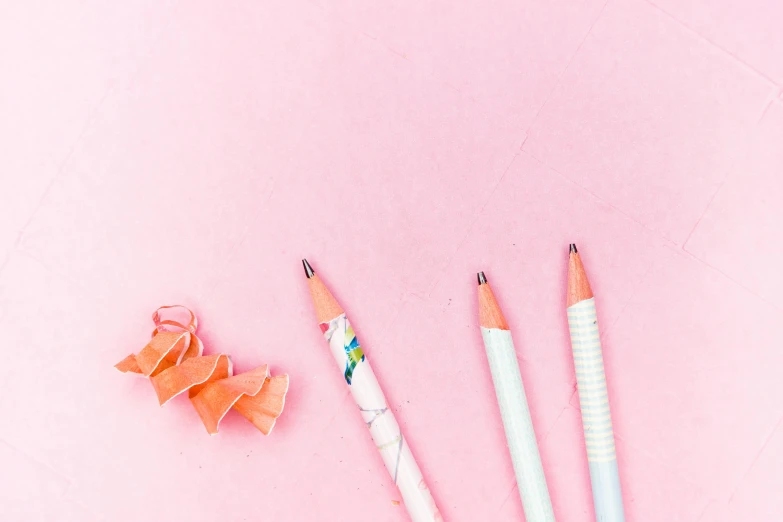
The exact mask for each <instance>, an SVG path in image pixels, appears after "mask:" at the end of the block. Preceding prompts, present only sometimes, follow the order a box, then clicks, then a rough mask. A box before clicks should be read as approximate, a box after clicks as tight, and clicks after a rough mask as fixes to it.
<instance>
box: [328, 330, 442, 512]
mask: <svg viewBox="0 0 783 522" xmlns="http://www.w3.org/2000/svg"><path fill="white" fill-rule="evenodd" d="M321 327H322V329H323V330H324V337H325V338H326V340H327V341H328V342H329V347H330V349H331V351H332V355H333V356H334V358H335V361H337V364H338V366H339V368H340V370H341V371H342V372H343V378H344V379H345V381H346V383H347V384H348V387H349V389H350V391H351V395H352V396H353V399H354V401H355V402H356V405H357V406H358V409H359V412H360V413H361V416H362V419H363V420H364V422H365V424H366V425H367V428H368V431H369V432H370V436H371V437H372V440H373V442H375V446H376V447H377V448H378V451H379V452H380V454H381V457H382V458H383V462H384V465H385V466H386V469H387V470H388V471H389V475H391V477H392V480H393V481H394V483H395V485H396V486H397V488H398V489H399V491H400V495H401V496H402V502H403V504H405V508H406V510H407V511H408V514H409V515H410V518H411V520H412V521H413V522H441V521H442V520H443V519H442V518H441V515H440V513H439V511H438V508H437V506H436V505H435V500H434V499H433V497H432V494H431V493H430V490H429V488H428V487H427V484H426V482H425V481H424V477H423V475H422V473H421V470H420V469H419V466H418V464H417V463H416V460H415V459H414V458H413V453H412V452H411V450H410V447H409V446H408V443H407V440H405V437H404V436H403V434H402V431H401V430H400V425H399V423H398V422H397V419H396V418H395V417H394V413H393V412H392V410H391V409H390V408H389V406H388V403H387V402H386V397H385V396H384V393H383V390H382V389H381V387H380V385H379V384H378V380H377V379H376V377H375V373H374V372H373V370H372V367H371V366H370V363H369V362H368V361H367V357H366V356H365V355H364V353H363V351H362V349H361V346H360V344H359V342H358V340H357V339H356V335H355V333H354V332H353V328H352V327H351V324H350V322H349V321H348V319H347V318H346V317H345V315H344V314H342V315H340V316H338V317H336V318H334V319H332V320H331V321H329V323H323V324H322V325H321Z"/></svg>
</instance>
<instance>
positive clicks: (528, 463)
mask: <svg viewBox="0 0 783 522" xmlns="http://www.w3.org/2000/svg"><path fill="white" fill-rule="evenodd" d="M481 335H482V337H483V338H484V347H485V348H486V351H487V359H488V361H489V368H490V371H491V373H492V381H493V383H494V385H495V394H496V396H497V401H498V406H499V407H500V415H501V418H502V420H503V428H504V430H505V433H506V441H507V442H508V449H509V452H510V453H511V462H512V464H513V466H514V473H515V475H516V478H517V488H518V489H519V495H520V497H521V499H522V508H523V509H524V511H525V520H527V522H554V520H555V514H554V511H553V510H552V501H551V499H550V497H549V490H548V489H547V485H546V478H545V476H544V468H543V465H542V464H541V456H540V453H539V451H538V443H537V442H536V434H535V431H534V430H533V421H532V419H531V417H530V409H529V407H528V404H527V397H526V396H525V387H524V384H523V382H522V375H521V373H520V371H519V363H518V361H517V356H516V351H515V350H514V342H513V340H512V338H511V332H510V331H508V330H501V329H499V328H484V327H482V328H481Z"/></svg>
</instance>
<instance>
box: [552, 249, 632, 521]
mask: <svg viewBox="0 0 783 522" xmlns="http://www.w3.org/2000/svg"><path fill="white" fill-rule="evenodd" d="M567 307H568V308H567V310H566V311H567V313H568V328H569V330H570V331H571V347H572V348H573V352H574V366H575V368H576V383H577V388H578V390H579V404H580V407H581V409H582V426H583V428H584V432H585V443H586V446H587V462H588V465H589V467H590V482H591V483H592V487H593V503H594V504H595V518H596V521H597V522H624V521H625V513H624V511H623V497H622V492H621V490H620V475H619V472H618V470H617V455H616V453H615V447H614V434H613V433H612V418H611V415H610V413H609V396H608V394H607V390H606V376H605V375H604V361H603V356H602V355H601V339H600V334H599V331H598V318H597V316H596V312H595V300H594V299H593V291H592V290H591V289H590V283H589V282H588V281H587V275H586V274H585V269H584V266H582V260H581V259H580V258H579V253H578V252H577V250H576V245H574V244H571V245H570V247H569V258H568V304H567Z"/></svg>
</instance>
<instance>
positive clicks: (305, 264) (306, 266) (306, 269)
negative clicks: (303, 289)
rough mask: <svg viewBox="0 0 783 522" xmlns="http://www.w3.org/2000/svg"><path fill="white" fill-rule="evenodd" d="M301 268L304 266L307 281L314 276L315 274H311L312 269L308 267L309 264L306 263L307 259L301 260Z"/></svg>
mask: <svg viewBox="0 0 783 522" xmlns="http://www.w3.org/2000/svg"><path fill="white" fill-rule="evenodd" d="M302 266H304V271H305V275H306V276H307V279H310V278H311V277H313V276H314V275H315V272H313V267H311V266H310V263H308V262H307V259H302Z"/></svg>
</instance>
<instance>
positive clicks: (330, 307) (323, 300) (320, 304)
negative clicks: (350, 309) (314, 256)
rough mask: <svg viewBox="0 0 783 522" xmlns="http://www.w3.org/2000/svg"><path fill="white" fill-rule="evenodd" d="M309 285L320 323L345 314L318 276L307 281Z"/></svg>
mask: <svg viewBox="0 0 783 522" xmlns="http://www.w3.org/2000/svg"><path fill="white" fill-rule="evenodd" d="M307 266H309V265H307ZM307 285H308V286H309V287H310V297H312V298H313V305H314V306H315V316H316V318H317V319H318V322H319V323H328V322H329V321H331V320H332V319H334V318H335V317H337V316H338V315H340V314H343V313H345V311H344V310H343V308H342V307H341V306H340V303H338V302H337V299H335V298H334V296H333V295H332V293H331V292H330V291H329V289H328V288H326V285H325V284H324V283H323V281H321V278H320V277H318V274H316V273H313V275H312V277H310V278H309V279H308V280H307Z"/></svg>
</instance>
